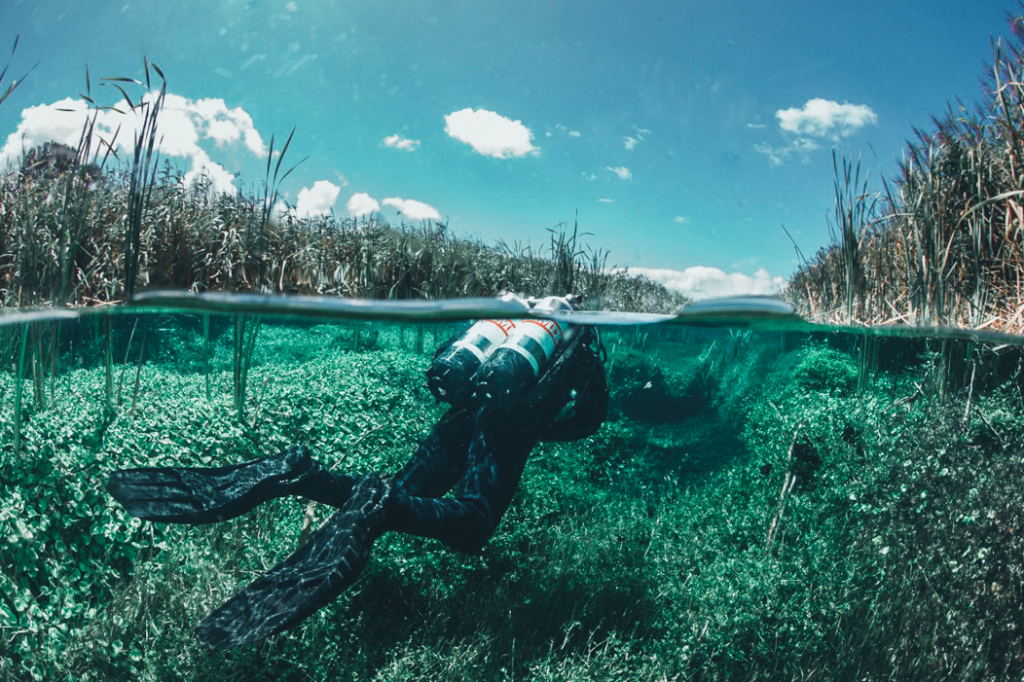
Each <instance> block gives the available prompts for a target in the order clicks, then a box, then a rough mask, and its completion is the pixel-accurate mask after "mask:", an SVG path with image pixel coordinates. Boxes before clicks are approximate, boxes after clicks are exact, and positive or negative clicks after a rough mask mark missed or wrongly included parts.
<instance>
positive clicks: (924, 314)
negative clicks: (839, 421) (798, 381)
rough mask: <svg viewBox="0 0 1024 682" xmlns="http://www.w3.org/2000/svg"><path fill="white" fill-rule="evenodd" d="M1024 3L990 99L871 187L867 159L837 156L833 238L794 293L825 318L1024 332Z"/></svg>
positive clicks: (997, 51) (999, 57)
mask: <svg viewBox="0 0 1024 682" xmlns="http://www.w3.org/2000/svg"><path fill="white" fill-rule="evenodd" d="M1022 10H1024V5H1021V9H1019V10H1018V12H1016V13H1013V14H1008V15H1007V18H1008V20H1009V23H1010V28H1011V32H1012V39H1011V40H1010V41H1009V42H1008V43H1006V44H1004V43H1002V42H1001V41H995V42H994V43H993V48H992V49H993V65H992V67H991V72H990V74H989V76H988V78H987V79H986V80H985V81H984V82H983V83H984V91H983V96H982V98H981V100H980V101H979V102H978V103H977V104H975V105H973V106H968V105H966V104H964V103H963V102H956V103H955V104H953V105H951V106H950V107H949V109H948V111H947V112H946V113H945V115H943V116H942V117H937V118H935V119H934V120H933V121H932V128H933V130H931V131H930V132H926V131H923V130H917V131H915V138H914V139H913V140H912V141H910V142H908V144H907V148H906V151H905V153H904V157H903V161H902V163H901V165H900V169H899V174H898V176H897V177H896V178H894V179H893V180H891V181H885V180H883V183H882V184H883V188H882V191H881V192H878V193H870V192H868V191H867V181H866V180H863V181H862V180H861V179H860V178H861V176H860V162H859V160H858V161H857V162H856V163H853V162H852V161H849V160H847V159H845V158H844V159H842V160H837V159H836V157H835V156H834V157H833V170H834V174H835V187H836V216H835V220H834V223H833V226H832V227H833V230H832V234H833V239H832V243H831V244H830V245H829V246H828V247H827V248H824V249H822V250H820V251H819V252H818V253H817V254H816V255H815V256H814V258H812V259H811V260H810V261H808V262H805V263H803V264H802V265H801V266H800V267H799V268H798V270H797V272H796V273H795V274H794V276H793V277H792V279H791V280H790V284H789V288H788V296H789V298H790V299H791V300H792V302H793V303H794V304H795V305H796V306H797V307H798V309H800V310H801V312H803V313H804V314H805V315H806V316H808V317H811V318H813V319H816V320H818V321H824V322H835V323H849V322H857V323H864V324H892V323H903V324H923V325H950V326H959V327H972V328H977V329H998V330H1004V331H1008V332H1013V333H1024V291H1022V288H1021V282H1022V280H1024V208H1022V206H1024V198H1022V197H1024V190H1022V189H1021V187H1022V186H1024V182H1022V181H1024V177H1022V175H1021V169H1020V159H1021V158H1022V154H1024V18H1022V14H1024V11H1022Z"/></svg>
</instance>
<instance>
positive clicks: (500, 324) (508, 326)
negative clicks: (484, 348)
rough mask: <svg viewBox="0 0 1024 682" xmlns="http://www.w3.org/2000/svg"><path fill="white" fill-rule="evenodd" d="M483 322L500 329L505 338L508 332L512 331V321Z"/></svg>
mask: <svg viewBox="0 0 1024 682" xmlns="http://www.w3.org/2000/svg"><path fill="white" fill-rule="evenodd" d="M484 322H490V323H491V324H493V325H494V326H495V327H497V328H498V329H500V330H501V332H502V333H503V334H504V335H505V336H508V334H509V332H510V331H512V320H484Z"/></svg>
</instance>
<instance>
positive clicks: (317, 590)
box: [196, 474, 390, 651]
mask: <svg viewBox="0 0 1024 682" xmlns="http://www.w3.org/2000/svg"><path fill="white" fill-rule="evenodd" d="M389 491H390V487H389V485H388V482H387V481H386V480H382V479H381V478H380V477H379V476H377V475H376V474H367V475H366V476H362V477H361V478H359V479H358V480H357V481H356V483H355V485H354V486H353V487H352V490H351V496H350V497H349V499H348V502H347V503H346V504H345V506H344V507H342V508H341V509H340V510H339V511H337V512H336V513H335V514H334V515H333V516H332V517H331V518H330V519H329V520H328V521H327V522H326V523H325V524H324V525H323V526H321V527H320V528H319V529H318V530H317V531H316V532H315V533H313V536H312V537H311V538H310V539H309V542H308V543H306V544H305V545H303V546H302V547H301V548H299V550H297V551H296V552H295V553H294V554H292V555H291V556H290V557H288V558H287V559H285V560H284V561H282V562H281V563H279V564H278V565H277V566H275V567H274V568H272V569H271V570H269V571H268V572H267V573H264V574H263V575H262V576H260V577H259V578H257V579H256V580H255V581H254V582H252V583H251V584H250V585H249V586H248V587H246V588H245V589H244V590H242V591H241V592H239V593H238V594H236V595H235V596H234V597H232V598H231V599H230V600H228V601H227V602H226V603H225V604H224V605H223V606H221V607H220V608H218V609H217V610H216V611H214V612H213V613H211V614H210V615H209V616H208V617H207V618H206V619H205V620H204V621H203V622H202V623H200V625H199V627H197V628H196V634H197V635H198V636H199V639H200V641H201V642H202V643H203V645H204V646H205V647H206V648H207V649H210V650H212V651H220V650H222V649H229V648H231V647H236V646H240V645H242V644H250V643H252V642H256V641H259V640H261V639H263V638H265V637H269V636H270V635H273V634H276V633H278V632H281V631H283V630H287V629H288V628H291V627H294V626H295V625H298V624H299V623H300V622H302V621H303V620H304V619H306V618H307V617H309V616H310V615H312V614H313V613H315V612H316V611H317V610H318V609H320V608H321V607H322V606H324V605H326V604H328V603H329V602H330V601H331V600H333V599H334V598H335V597H337V596H338V594H340V593H341V592H342V591H343V590H344V589H345V588H347V587H348V586H349V585H351V584H352V583H353V582H354V581H355V579H356V578H357V577H358V576H359V573H360V572H361V571H362V570H363V567H364V566H365V565H366V562H367V560H368V559H369V556H370V547H371V546H372V545H373V542H374V540H376V539H377V538H378V537H379V536H380V534H381V532H382V531H383V530H384V528H383V525H382V520H383V517H384V503H385V501H386V499H387V497H388V494H389Z"/></svg>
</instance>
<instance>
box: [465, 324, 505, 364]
mask: <svg viewBox="0 0 1024 682" xmlns="http://www.w3.org/2000/svg"><path fill="white" fill-rule="evenodd" d="M515 328H516V321H515V320H480V321H479V322H477V323H476V324H474V325H473V326H472V327H470V328H469V331H468V332H466V333H465V335H463V337H462V338H461V339H459V340H458V341H456V342H455V343H454V344H453V345H454V346H455V347H456V348H465V349H466V350H468V351H469V352H471V353H472V354H473V355H475V356H476V357H477V359H478V360H479V361H480V362H483V361H484V358H486V357H487V356H488V355H490V352H491V351H492V350H494V349H495V348H497V347H498V346H500V345H501V344H503V343H505V341H506V340H507V339H508V337H509V334H511V333H512V331H513V330H514V329H515Z"/></svg>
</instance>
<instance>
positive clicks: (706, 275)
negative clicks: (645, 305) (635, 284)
mask: <svg viewBox="0 0 1024 682" xmlns="http://www.w3.org/2000/svg"><path fill="white" fill-rule="evenodd" d="M628 272H629V273H630V274H634V275H643V276H644V277H647V278H648V279H652V280H654V281H655V282H658V283H660V284H662V285H664V286H665V287H666V288H667V289H671V290H673V291H678V292H681V293H683V294H685V295H686V296H689V297H690V298H693V299H695V300H700V299H704V298H717V297H720V296H751V295H753V296H759V295H771V294H776V293H778V292H779V291H781V289H782V287H783V286H784V284H785V280H784V279H783V278H782V277H779V276H775V277H772V276H771V275H770V274H769V273H768V271H767V270H765V269H764V268H761V269H760V270H758V271H757V272H755V273H754V275H753V276H751V275H747V274H744V273H742V272H725V271H724V270H719V269H718V268H711V267H707V266H704V265H697V266H694V267H690V268H686V269H685V270H668V269H659V268H629V270H628Z"/></svg>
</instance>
